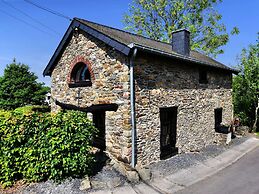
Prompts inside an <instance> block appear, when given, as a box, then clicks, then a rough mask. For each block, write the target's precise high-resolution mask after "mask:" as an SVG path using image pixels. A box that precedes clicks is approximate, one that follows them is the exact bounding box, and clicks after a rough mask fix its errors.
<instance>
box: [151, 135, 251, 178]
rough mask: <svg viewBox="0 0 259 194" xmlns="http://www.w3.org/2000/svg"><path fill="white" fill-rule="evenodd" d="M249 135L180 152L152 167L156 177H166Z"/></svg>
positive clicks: (242, 140)
mask: <svg viewBox="0 0 259 194" xmlns="http://www.w3.org/2000/svg"><path fill="white" fill-rule="evenodd" d="M247 139H248V137H238V138H235V139H232V141H231V143H230V145H208V146H206V147H204V148H203V149H201V150H200V151H199V152H190V153H183V154H178V155H176V156H174V157H172V158H169V159H167V160H162V161H159V162H157V163H154V164H151V166H150V169H151V172H152V174H153V176H155V177H159V176H160V177H164V176H168V175H170V174H172V173H175V172H177V171H178V170H181V169H185V168H188V167H190V166H195V165H197V164H198V163H199V162H202V161H205V160H207V159H209V158H214V157H216V156H218V155H219V154H221V153H222V152H224V151H226V150H227V149H229V148H231V147H233V146H236V145H239V144H241V143H243V142H244V141H245V140H247Z"/></svg>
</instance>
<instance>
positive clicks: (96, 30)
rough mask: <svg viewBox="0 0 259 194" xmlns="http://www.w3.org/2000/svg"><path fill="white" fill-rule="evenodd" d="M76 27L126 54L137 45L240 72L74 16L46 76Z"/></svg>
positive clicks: (164, 54) (167, 55)
mask: <svg viewBox="0 0 259 194" xmlns="http://www.w3.org/2000/svg"><path fill="white" fill-rule="evenodd" d="M75 27H77V28H79V29H81V30H83V31H85V32H86V33H89V34H91V35H92V36H94V37H96V38H98V39H99V40H101V41H103V42H105V43H107V44H108V45H110V46H112V47H114V48H115V49H117V50H118V51H120V52H122V53H123V54H125V55H129V54H130V51H131V49H133V48H134V47H136V48H138V49H141V50H143V51H146V52H152V53H153V54H158V55H162V56H166V57H172V58H176V59H179V60H184V61H188V62H191V63H193V64H199V65H204V66H210V67H214V68H218V69H222V70H226V71H230V72H232V73H238V71H237V70H235V69H232V68H230V67H227V66H226V65H223V64H222V63H220V62H218V61H216V60H214V59H212V58H211V57H208V56H206V55H204V54H201V53H199V52H197V51H190V56H185V55H181V54H178V53H176V52H174V51H172V45H171V44H169V43H165V42H161V41H156V40H153V39H150V38H146V37H144V36H140V35H136V34H133V33H129V32H126V31H123V30H119V29H116V28H112V27H109V26H105V25H102V24H97V23H94V22H91V21H88V20H84V19H79V18H74V19H73V21H72V23H71V24H70V27H69V28H68V30H67V32H66V34H65V35H64V37H63V39H62V41H61V43H60V44H59V46H58V48H57V50H56V51H55V53H54V55H53V56H52V58H51V60H50V62H49V64H48V65H47V67H46V68H45V70H44V72H43V75H44V76H45V75H51V71H52V70H53V68H54V66H55V62H56V60H57V59H58V57H59V55H60V52H62V50H63V47H64V45H65V43H66V42H67V40H68V39H69V36H71V34H72V31H73V29H74V28H75Z"/></svg>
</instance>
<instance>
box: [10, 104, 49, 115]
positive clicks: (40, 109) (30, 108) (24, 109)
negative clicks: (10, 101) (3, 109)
mask: <svg viewBox="0 0 259 194" xmlns="http://www.w3.org/2000/svg"><path fill="white" fill-rule="evenodd" d="M14 112H15V113H18V114H23V115H29V114H32V113H34V112H41V113H45V112H50V107H48V106H40V105H31V106H23V107H19V108H16V109H15V110H14Z"/></svg>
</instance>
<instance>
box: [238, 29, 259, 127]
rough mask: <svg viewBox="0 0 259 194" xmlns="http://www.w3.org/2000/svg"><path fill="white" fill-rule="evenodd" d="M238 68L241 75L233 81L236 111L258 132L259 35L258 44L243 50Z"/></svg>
mask: <svg viewBox="0 0 259 194" xmlns="http://www.w3.org/2000/svg"><path fill="white" fill-rule="evenodd" d="M238 68H239V69H240V74H239V75H237V76H235V77H234V79H233V101H234V111H235V113H236V114H237V115H239V116H240V117H241V118H242V119H243V120H244V122H245V124H248V125H249V126H251V127H252V129H253V130H254V131H256V128H257V129H258V117H259V115H258V109H259V33H258V38H257V43H256V44H254V45H250V46H249V47H248V49H243V50H242V54H241V57H240V64H239V67H238Z"/></svg>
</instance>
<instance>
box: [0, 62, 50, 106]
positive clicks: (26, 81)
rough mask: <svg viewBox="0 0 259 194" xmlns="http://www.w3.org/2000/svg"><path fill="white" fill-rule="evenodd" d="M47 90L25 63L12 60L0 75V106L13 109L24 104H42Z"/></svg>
mask: <svg viewBox="0 0 259 194" xmlns="http://www.w3.org/2000/svg"><path fill="white" fill-rule="evenodd" d="M48 91H49V88H48V87H46V86H44V84H43V83H38V82H37V76H36V75H35V74H34V73H32V72H30V71H29V67H28V66H27V65H24V64H20V63H18V64H17V63H16V62H15V61H14V62H13V63H12V64H9V65H7V67H6V68H5V70H4V75H3V76H2V77H0V108H2V109H6V110H13V109H15V108H17V107H21V106H25V105H42V104H44V101H45V95H46V94H47V92H48Z"/></svg>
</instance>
